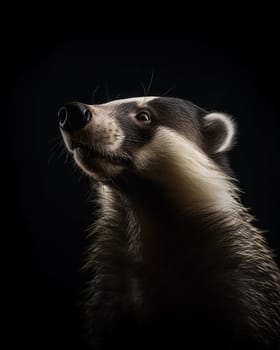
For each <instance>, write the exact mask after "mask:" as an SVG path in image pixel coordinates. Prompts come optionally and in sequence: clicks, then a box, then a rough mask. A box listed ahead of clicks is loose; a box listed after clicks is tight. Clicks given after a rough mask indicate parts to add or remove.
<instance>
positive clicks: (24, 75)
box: [1, 32, 280, 349]
mask: <svg viewBox="0 0 280 350" xmlns="http://www.w3.org/2000/svg"><path fill="white" fill-rule="evenodd" d="M276 39H277V37H276V34H275V35H273V34H272V33H264V32H234V33H233V32H211V33H205V32H204V33H203V32H199V33H198V32H196V33H182V32H180V33H176V32H173V33H164V32H162V33H142V34H140V33H114V34H113V33H62V32H58V33H30V32H29V33H28V32H26V33H6V34H4V33H2V41H1V45H2V49H3V50H2V60H3V62H2V65H1V68H2V87H3V88H4V93H3V96H5V100H4V106H3V115H2V140H4V147H3V148H2V155H3V154H4V156H5V157H4V160H5V161H4V164H3V166H2V174H4V175H5V180H4V181H3V183H2V186H3V188H2V194H3V195H2V201H3V203H4V207H5V209H6V210H5V211H4V214H5V215H4V219H5V218H6V219H7V224H8V225H7V227H6V228H5V229H3V236H2V238H3V244H2V256H3V257H4V264H3V266H4V271H5V272H7V276H8V282H7V284H4V287H3V289H4V290H5V291H6V290H7V296H6V297H5V298H3V299H2V300H3V304H4V307H5V309H7V313H6V314H5V318H4V320H5V323H6V324H7V325H8V326H10V327H9V328H10V329H12V332H10V333H7V334H8V341H9V344H10V345H12V344H13V343H17V342H20V343H23V342H27V344H29V346H30V347H31V346H34V347H37V348H38V349H42V348H45V347H46V348H48V347H50V346H61V348H65V349H66V348H72V347H73V348H75V347H76V348H79V349H82V348H83V347H82V346H83V345H82V340H81V316H80V305H79V303H80V301H81V299H82V298H81V294H82V290H83V286H84V283H85V281H86V278H87V276H85V275H84V274H83V273H82V272H81V270H80V268H81V265H82V259H83V252H84V250H85V248H86V244H87V242H86V239H85V237H86V233H85V229H86V228H87V226H88V225H89V224H90V223H91V222H92V213H91V211H92V206H91V204H90V203H89V201H88V198H89V186H88V180H87V179H86V178H85V177H83V176H80V172H79V171H75V170H74V167H73V165H72V161H71V160H70V159H69V160H67V161H65V158H66V157H65V153H64V154H62V156H61V157H59V154H60V148H59V146H58V142H59V141H58V138H59V130H58V125H57V109H58V107H59V106H60V105H61V104H63V103H64V102H66V101H71V100H78V101H81V102H85V103H91V101H92V93H93V91H94V89H95V88H96V87H97V86H99V87H100V89H99V90H98V91H97V93H96V96H95V102H96V103H101V102H105V101H106V100H107V99H113V98H115V97H118V98H125V97H130V96H139V95H143V88H142V84H144V85H145V86H146V87H147V86H148V84H149V81H150V78H151V75H152V74H153V76H154V78H153V83H152V86H151V90H150V94H151V95H163V94H165V93H166V92H167V94H168V95H169V96H177V97H182V98H185V99H188V100H191V101H192V102H194V103H196V104H198V105H199V106H201V107H204V108H206V109H209V110H219V111H224V112H227V113H229V114H232V115H233V116H234V117H235V119H236V121H237V123H238V126H239V128H238V132H239V136H238V143H237V146H236V147H235V148H234V150H233V151H232V152H231V153H230V156H231V164H232V167H233V169H234V171H235V174H236V176H237V177H238V179H239V181H240V186H241V188H242V189H243V191H244V193H243V194H242V198H243V202H244V203H245V205H246V206H248V207H250V208H252V213H253V214H254V215H255V216H256V217H257V219H258V226H259V227H261V228H264V229H266V230H268V233H267V238H268V241H269V244H270V246H271V247H272V248H273V249H274V251H275V253H276V254H278V256H280V240H279V233H278V226H279V224H278V220H277V219H278V197H277V195H276V192H277V189H278V162H279V153H278V152H279V138H278V136H279V135H278V134H279V120H278V118H279V104H278V100H279V98H278V95H279V54H278V52H277V51H278V42H277V40H276ZM139 81H141V82H142V84H141V83H140V82H139ZM169 89H171V90H170V91H169V92H168V90H169ZM5 122H7V123H5ZM4 194H6V196H4ZM3 227H4V224H3ZM279 261H280V259H279V257H278V258H277V262H278V263H279ZM6 287H7V288H6Z"/></svg>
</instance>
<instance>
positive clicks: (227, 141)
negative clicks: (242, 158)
mask: <svg viewBox="0 0 280 350" xmlns="http://www.w3.org/2000/svg"><path fill="white" fill-rule="evenodd" d="M203 124H204V125H203V129H204V132H203V134H204V138H205V142H206V147H207V149H208V150H209V151H210V152H211V153H220V152H226V151H228V150H230V149H231V148H232V146H233V145H234V142H235V134H236V125H235V123H234V121H233V119H232V118H231V117H230V116H228V115H226V114H224V113H216V112H215V113H209V114H206V115H205V116H204V117H203Z"/></svg>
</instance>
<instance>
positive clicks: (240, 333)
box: [59, 97, 280, 349]
mask: <svg viewBox="0 0 280 350" xmlns="http://www.w3.org/2000/svg"><path fill="white" fill-rule="evenodd" d="M81 106H82V107H81ZM77 111H78V112H77ZM81 111H82V113H81ZM59 114H60V127H61V131H62V136H63V139H64V141H65V144H66V146H67V148H68V150H69V151H70V152H71V153H72V154H73V157H74V159H75V161H76V163H77V164H78V166H79V167H80V168H81V169H82V170H83V171H84V172H85V173H87V174H88V175H89V176H90V177H91V178H92V179H93V183H94V184H95V185H94V188H95V189H96V190H95V191H94V193H97V194H98V196H97V197H98V200H97V209H96V210H97V213H98V218H97V219H96V220H95V223H94V226H93V227H92V229H91V232H90V238H91V246H90V248H89V251H88V259H87V262H86V269H87V270H88V271H89V273H90V276H91V279H90V283H89V287H88V298H87V302H86V307H85V309H86V314H87V319H88V329H89V333H90V339H91V343H92V346H93V348H94V349H95V348H96V349H99V348H100V349H111V348H112V346H114V347H115V346H116V344H118V345H120V346H121V348H122V349H126V348H131V349H138V348H139V349H140V348H143V347H144V348H154V349H155V348H159V349H161V348H165V347H167V348H175V349H177V348H179V347H180V348H192V349H194V348H200V346H202V345H203V344H207V346H208V347H209V348H212V347H213V346H214V347H216V348H221V349H235V348H237V347H238V346H248V347H250V348H254V349H257V348H260V349H262V348H264V349H274V348H278V346H279V344H280V273H279V270H278V268H277V266H276V264H275V262H274V260H273V258H272V254H271V251H270V249H269V248H268V246H267V243H266V241H265V239H264V237H263V234H262V232H260V231H259V230H258V229H257V228H256V227H254V225H253V223H252V217H251V216H250V214H249V213H248V211H247V209H246V208H245V207H244V206H243V205H242V204H241V201H240V198H239V191H238V188H237V185H236V181H235V180H234V179H233V176H232V172H231V170H230V168H229V166H228V162H227V151H229V150H230V149H231V147H232V146H233V144H234V142H235V134H236V126H235V122H234V121H233V119H232V118H231V117H230V116H228V115H225V114H224V113H218V112H211V113H209V112H207V111H205V110H204V109H202V108H199V107H198V106H196V105H194V104H192V103H190V102H188V101H185V100H182V99H178V98H161V97H138V98H131V99H126V100H116V101H111V102H109V103H105V104H100V105H82V104H78V103H70V104H68V105H66V106H64V107H63V109H61V110H60V112H59ZM81 114H83V116H85V115H87V118H86V120H84V122H83V123H80V124H79V122H77V119H78V118H84V117H81V116H79V115H81ZM71 118H72V119H71ZM191 344H194V345H191ZM188 346H189V347H188Z"/></svg>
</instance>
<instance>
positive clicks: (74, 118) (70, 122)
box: [58, 102, 91, 131]
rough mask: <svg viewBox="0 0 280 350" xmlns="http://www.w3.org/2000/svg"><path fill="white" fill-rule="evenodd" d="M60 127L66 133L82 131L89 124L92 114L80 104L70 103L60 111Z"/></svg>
mask: <svg viewBox="0 0 280 350" xmlns="http://www.w3.org/2000/svg"><path fill="white" fill-rule="evenodd" d="M58 118H59V126H60V127H61V129H63V130H65V131H75V130H80V129H82V128H83V127H84V126H86V124H87V123H88V122H89V120H90V118H91V113H90V111H89V110H88V108H87V107H86V106H85V105H84V104H82V103H79V102H70V103H67V104H66V105H64V106H62V107H60V108H59V110H58Z"/></svg>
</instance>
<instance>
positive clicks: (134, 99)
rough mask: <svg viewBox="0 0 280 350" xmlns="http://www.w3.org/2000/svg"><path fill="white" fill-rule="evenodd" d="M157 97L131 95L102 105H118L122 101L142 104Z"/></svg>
mask: <svg viewBox="0 0 280 350" xmlns="http://www.w3.org/2000/svg"><path fill="white" fill-rule="evenodd" d="M157 98H159V97H157V96H142V97H131V98H125V99H121V100H113V101H110V102H107V103H104V104H103V105H106V106H112V105H120V104H123V103H131V102H136V103H137V104H139V105H144V104H146V103H147V102H150V101H152V100H155V99H157Z"/></svg>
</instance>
